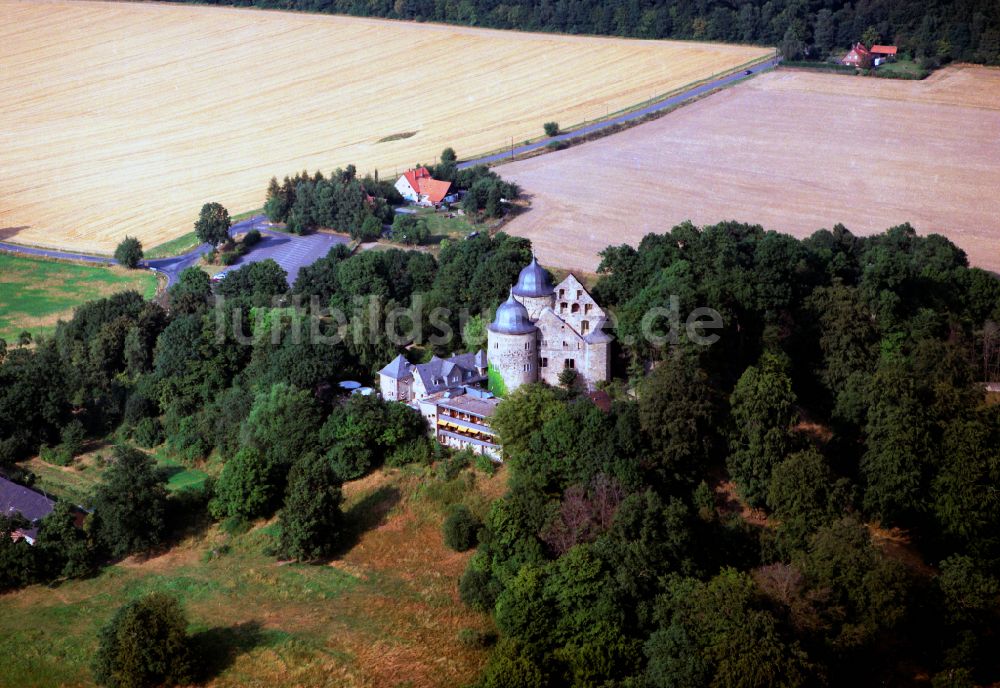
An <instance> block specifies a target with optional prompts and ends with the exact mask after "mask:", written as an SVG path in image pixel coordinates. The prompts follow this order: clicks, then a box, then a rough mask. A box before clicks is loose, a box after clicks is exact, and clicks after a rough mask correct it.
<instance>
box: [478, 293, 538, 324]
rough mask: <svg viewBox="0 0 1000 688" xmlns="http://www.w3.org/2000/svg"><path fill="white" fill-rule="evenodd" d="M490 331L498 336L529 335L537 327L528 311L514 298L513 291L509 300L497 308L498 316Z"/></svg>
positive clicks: (494, 319)
mask: <svg viewBox="0 0 1000 688" xmlns="http://www.w3.org/2000/svg"><path fill="white" fill-rule="evenodd" d="M489 329H490V331H491V332H496V333H498V334H528V333H529V332H534V331H535V325H534V324H533V323H532V322H531V319H530V318H529V317H528V309H527V308H525V307H524V306H522V305H521V304H520V303H519V302H518V301H517V300H516V299H515V298H514V291H513V290H511V293H510V296H508V297H507V300H506V301H504V302H503V303H501V304H500V306H499V307H498V308H497V315H496V317H495V318H493V322H491V323H490V326H489Z"/></svg>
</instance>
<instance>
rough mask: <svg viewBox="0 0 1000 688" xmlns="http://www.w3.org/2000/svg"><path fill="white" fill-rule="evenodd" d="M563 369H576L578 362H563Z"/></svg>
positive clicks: (567, 360) (569, 360) (570, 360)
mask: <svg viewBox="0 0 1000 688" xmlns="http://www.w3.org/2000/svg"><path fill="white" fill-rule="evenodd" d="M563 368H569V369H571V370H572V369H573V368H576V361H574V360H573V359H572V358H567V359H566V360H565V361H563Z"/></svg>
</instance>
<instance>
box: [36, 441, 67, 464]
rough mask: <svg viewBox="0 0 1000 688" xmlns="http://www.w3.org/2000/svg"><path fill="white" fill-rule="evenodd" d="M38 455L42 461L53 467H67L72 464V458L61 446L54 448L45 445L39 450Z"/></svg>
mask: <svg viewBox="0 0 1000 688" xmlns="http://www.w3.org/2000/svg"><path fill="white" fill-rule="evenodd" d="M38 455H39V457H41V459H42V461H44V462H45V463H50V464H52V465H53V466H68V465H70V464H71V463H72V462H73V456H72V455H71V454H70V453H68V452H67V451H65V450H64V449H63V447H62V445H58V446H55V447H50V446H48V445H45V446H43V447H42V448H41V449H40V450H39V452H38Z"/></svg>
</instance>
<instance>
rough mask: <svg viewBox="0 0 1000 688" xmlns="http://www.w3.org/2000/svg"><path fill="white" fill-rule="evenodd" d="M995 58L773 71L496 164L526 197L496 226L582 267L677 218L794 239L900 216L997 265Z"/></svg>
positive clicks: (984, 263) (861, 230)
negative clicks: (906, 67) (515, 213)
mask: <svg viewBox="0 0 1000 688" xmlns="http://www.w3.org/2000/svg"><path fill="white" fill-rule="evenodd" d="M998 160H1000V69H990V68H985V67H972V66H958V67H952V68H949V69H945V70H942V71H939V72H937V73H935V74H934V75H932V76H931V77H930V78H928V79H927V80H926V81H890V80H887V79H865V78H862V77H850V76H841V75H832V74H823V73H815V72H804V71H789V70H781V71H779V72H774V73H770V74H766V75H763V76H760V77H756V78H754V79H751V80H750V81H748V82H746V83H744V84H741V85H739V86H736V87H734V88H730V89H728V90H725V91H722V92H719V93H716V94H714V95H712V96H709V97H707V98H704V99H702V100H700V101H698V102H696V103H693V104H691V105H688V106H685V107H682V108H680V109H679V110H677V111H676V112H673V113H671V114H670V115H668V116H666V117H663V118H661V119H658V120H656V121H653V122H649V123H647V124H643V125H642V126H639V127H636V128H633V129H630V130H628V131H625V132H623V133H620V134H616V135H614V136H610V137H607V138H604V139H601V140H599V141H595V142H592V143H587V144H585V145H581V146H578V147H574V148H570V149H568V150H565V151H560V152H558V153H553V154H550V155H544V156H541V157H538V158H533V159H528V160H524V161H521V162H515V163H512V164H509V165H504V166H502V167H501V168H499V170H498V171H499V172H500V173H501V174H502V175H503V176H504V177H506V178H510V179H512V180H513V181H516V182H518V183H519V184H520V185H521V186H522V187H523V188H524V190H525V192H526V193H527V194H528V195H529V196H530V197H531V203H532V209H531V210H530V211H529V212H527V213H524V214H523V215H521V216H519V217H518V218H516V219H515V220H514V221H512V222H511V223H510V224H508V225H507V231H509V232H511V233H513V234H518V235H521V236H526V237H528V238H530V239H531V240H532V243H533V244H534V246H535V249H536V251H537V252H538V255H539V258H540V259H541V260H542V261H543V262H545V263H547V264H550V265H554V266H559V267H564V268H577V269H582V270H590V271H593V270H595V269H596V268H597V264H598V262H599V258H598V255H597V254H598V252H599V251H600V250H602V249H603V248H604V247H606V246H607V245H608V244H620V243H623V242H624V243H631V244H633V245H635V244H637V243H638V242H639V240H640V239H641V238H642V237H643V236H644V235H645V234H647V233H649V232H663V231H666V230H668V229H670V228H671V227H673V226H674V225H676V224H678V223H680V222H683V221H684V220H692V221H693V222H694V223H696V224H710V223H714V222H718V221H721V220H729V219H735V220H739V221H744V222H753V223H759V224H762V225H763V226H764V227H765V228H767V229H775V230H779V231H783V232H788V233H790V234H793V235H795V236H798V237H804V236H808V235H809V234H811V233H812V232H813V231H815V230H817V229H820V228H822V227H831V226H832V225H834V224H836V223H838V222H841V223H843V224H844V225H846V226H847V227H848V228H849V229H850V230H851V231H853V232H855V233H856V234H872V233H877V232H880V231H882V230H885V229H887V228H889V227H891V226H894V225H897V224H902V223H903V222H910V223H911V224H912V225H913V226H914V227H915V228H916V229H917V231H918V232H919V233H921V234H930V233H934V232H936V233H940V234H944V235H945V236H947V237H948V238H949V239H951V240H952V241H954V242H955V243H956V244H958V245H959V246H960V247H962V248H963V249H965V251H966V252H967V253H968V255H969V260H970V262H971V263H972V264H973V265H977V266H979V267H983V268H986V269H990V270H997V271H1000V193H998V190H1000V165H998V164H997V161H998Z"/></svg>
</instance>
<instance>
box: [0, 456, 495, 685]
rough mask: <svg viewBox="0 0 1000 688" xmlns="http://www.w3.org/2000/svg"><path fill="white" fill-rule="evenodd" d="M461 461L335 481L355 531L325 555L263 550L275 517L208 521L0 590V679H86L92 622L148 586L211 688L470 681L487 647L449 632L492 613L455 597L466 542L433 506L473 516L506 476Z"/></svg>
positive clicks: (475, 628)
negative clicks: (96, 568)
mask: <svg viewBox="0 0 1000 688" xmlns="http://www.w3.org/2000/svg"><path fill="white" fill-rule="evenodd" d="M474 475H475V477H474V480H472V476H473V473H472V472H470V471H466V472H465V473H463V474H462V475H460V476H459V478H457V479H456V480H453V481H450V482H447V483H445V482H442V481H436V480H434V479H433V478H429V477H428V476H423V475H418V474H417V473H416V472H415V471H414V469H405V470H400V469H383V470H379V471H376V472H375V473H373V474H372V475H370V476H368V477H366V478H364V479H362V480H358V481H354V482H351V483H347V484H346V485H345V486H344V491H345V509H346V512H347V518H348V523H350V524H352V526H351V528H352V529H360V533H359V534H358V535H357V536H356V541H353V542H351V543H349V545H350V546H349V549H348V551H346V552H345V553H343V554H342V555H341V556H340V557H338V558H337V559H335V560H334V561H332V562H331V563H329V564H328V565H322V564H316V565H310V564H288V563H283V562H277V561H275V559H274V558H273V557H269V556H267V555H266V554H265V553H264V551H263V550H264V549H266V547H267V545H268V543H269V542H270V541H271V536H272V535H273V533H274V531H275V527H276V524H275V523H269V524H264V523H259V524H257V526H256V527H255V528H254V529H253V530H251V531H250V532H248V533H245V534H241V535H227V534H225V533H223V532H222V531H221V530H220V529H219V528H218V527H212V528H210V529H209V530H207V531H206V532H204V533H200V534H197V535H193V536H190V537H188V538H186V539H185V540H183V541H182V542H180V543H179V544H177V545H175V546H173V547H172V548H171V549H170V550H169V551H167V552H166V553H164V554H161V555H159V556H155V557H153V558H150V559H145V560H143V559H136V558H130V559H127V560H125V561H124V562H121V563H119V564H116V565H114V566H111V567H109V568H106V569H104V570H103V571H102V572H101V573H100V574H99V575H97V576H96V577H94V578H91V579H86V580H76V581H69V582H66V583H63V584H62V585H59V586H57V587H54V588H48V587H45V586H37V585H36V586H31V587H28V588H26V589H23V590H19V591H16V592H12V593H7V594H5V595H0V651H2V652H3V653H4V656H5V658H6V659H5V660H4V664H3V670H2V671H0V686H11V687H13V686H17V687H18V688H30V687H34V686H38V687H39V688H41V687H43V686H44V687H46V688H48V687H49V686H89V685H92V680H91V674H90V659H91V657H92V656H93V653H94V650H95V648H96V646H97V632H98V630H99V629H100V627H101V626H102V625H103V624H104V623H106V622H107V620H108V619H109V618H110V617H111V615H112V614H113V613H114V611H115V610H116V609H117V608H118V607H119V606H120V605H122V604H124V603H125V602H127V601H129V600H131V599H134V598H135V597H138V596H140V595H142V594H145V593H148V592H152V591H164V592H170V593H173V594H175V595H177V596H178V597H179V599H180V600H181V602H182V604H183V605H184V607H185V610H186V612H187V614H188V618H189V620H190V621H191V624H192V627H191V631H192V632H193V633H194V634H195V636H196V642H197V643H198V644H199V646H200V647H202V648H203V649H206V650H208V649H209V648H215V650H209V651H210V654H211V655H212V660H213V665H214V666H213V667H212V668H211V672H210V673H211V674H212V676H211V677H210V678H209V680H207V681H206V682H205V684H204V685H207V686H211V687H213V688H223V687H226V688H228V687H233V688H242V687H244V686H316V687H319V686H330V687H331V688H381V687H383V686H410V687H412V688H452V687H454V686H460V685H468V684H469V683H471V682H472V681H474V680H475V678H476V676H477V675H478V673H479V672H480V671H481V670H482V667H483V666H484V664H485V662H486V659H487V657H488V654H489V651H488V649H485V648H483V647H477V646H475V645H470V644H467V643H462V642H461V641H460V640H459V637H458V636H459V632H460V631H462V630H467V631H472V632H479V633H485V634H488V633H490V632H491V630H492V622H491V621H490V619H489V617H488V616H487V615H485V614H480V613H477V612H474V611H471V610H470V609H469V608H468V607H466V606H465V605H463V604H462V603H461V602H460V601H459V599H458V585H457V582H458V578H459V576H460V575H461V574H462V571H463V570H464V569H465V565H466V563H467V562H468V560H469V558H470V557H471V555H472V553H471V552H466V553H462V554H459V553H456V552H453V551H451V550H450V549H448V548H447V547H445V545H444V543H443V540H442V536H441V524H442V521H443V514H444V511H445V504H446V503H448V502H453V501H462V502H463V503H465V504H467V505H469V506H470V508H472V509H473V510H474V511H476V512H477V513H480V514H484V513H485V511H486V510H487V509H488V505H489V503H490V502H491V501H492V500H493V499H496V498H497V497H499V496H500V495H501V494H502V493H503V491H504V489H505V484H506V478H505V474H504V473H503V472H502V471H501V472H500V473H499V474H498V475H496V476H494V477H486V476H485V475H483V474H482V473H478V472H476V473H475V474H474Z"/></svg>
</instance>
